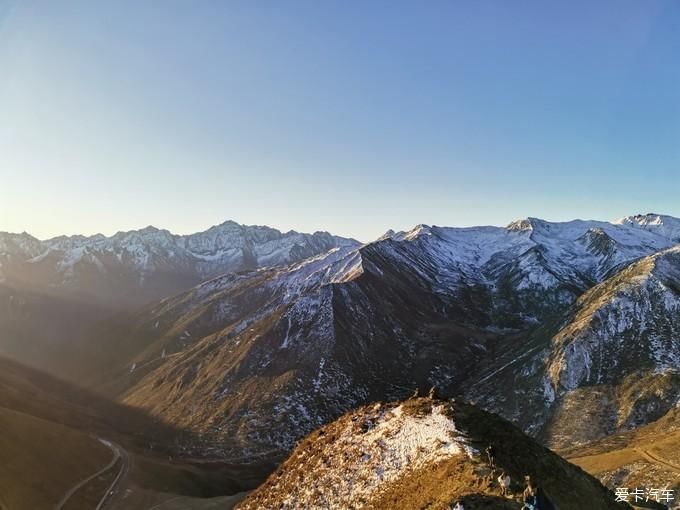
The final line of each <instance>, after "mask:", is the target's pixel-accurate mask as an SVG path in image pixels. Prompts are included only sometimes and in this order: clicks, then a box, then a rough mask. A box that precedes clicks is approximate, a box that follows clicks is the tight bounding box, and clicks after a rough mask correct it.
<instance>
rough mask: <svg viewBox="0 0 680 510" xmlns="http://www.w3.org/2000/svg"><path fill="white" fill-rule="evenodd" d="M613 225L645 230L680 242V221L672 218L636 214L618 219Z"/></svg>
mask: <svg viewBox="0 0 680 510" xmlns="http://www.w3.org/2000/svg"><path fill="white" fill-rule="evenodd" d="M613 223H614V224H616V225H625V226H628V227H632V228H640V229H645V230H648V231H650V232H655V233H657V234H659V235H662V236H664V237H667V238H668V239H671V240H672V241H675V242H680V219H678V218H674V217H673V216H668V215H664V214H656V213H647V214H636V215H635V216H625V217H623V218H619V219H618V220H616V221H614V222H613Z"/></svg>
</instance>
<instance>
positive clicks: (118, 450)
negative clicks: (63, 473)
mask: <svg viewBox="0 0 680 510" xmlns="http://www.w3.org/2000/svg"><path fill="white" fill-rule="evenodd" d="M97 440H98V441H99V442H100V443H101V444H103V445H104V446H106V447H107V448H109V449H110V450H111V451H112V452H113V458H112V459H111V462H109V463H108V464H107V465H106V466H104V467H103V468H102V469H100V470H99V471H97V472H96V473H94V474H93V475H90V476H88V477H87V478H83V479H82V480H80V481H79V482H78V483H77V484H75V485H74V486H73V487H71V488H70V489H69V490H68V491H66V494H64V496H63V497H62V498H61V500H60V501H59V503H57V505H56V506H55V507H54V510H62V509H63V507H64V505H66V503H68V501H69V499H71V497H72V496H73V495H74V494H75V493H76V492H78V491H79V490H80V489H81V488H83V487H84V486H85V485H87V484H88V483H90V482H91V481H92V480H94V479H96V478H97V477H98V476H101V475H103V474H104V473H106V472H107V471H109V470H111V469H113V467H114V466H115V465H116V463H117V462H118V461H119V460H121V461H122V462H121V466H120V470H119V471H118V474H117V475H116V478H114V480H113V482H112V483H111V485H110V486H109V487H108V488H107V489H106V492H105V493H104V495H103V496H102V498H101V499H100V500H99V503H98V504H97V506H96V507H95V510H102V509H103V508H105V505H106V504H107V502H108V501H109V499H110V498H111V496H113V495H114V493H115V491H116V486H117V485H118V483H120V481H121V480H122V479H123V477H124V476H125V475H127V472H128V469H129V465H130V461H129V458H128V454H127V452H126V451H125V449H124V448H123V447H121V446H120V445H117V444H115V443H112V442H111V441H107V440H106V439H102V438H97Z"/></svg>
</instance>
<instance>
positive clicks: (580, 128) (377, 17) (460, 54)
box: [0, 0, 680, 240]
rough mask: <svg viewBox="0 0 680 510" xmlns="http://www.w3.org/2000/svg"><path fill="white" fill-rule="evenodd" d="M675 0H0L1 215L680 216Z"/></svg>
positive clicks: (48, 219)
mask: <svg viewBox="0 0 680 510" xmlns="http://www.w3.org/2000/svg"><path fill="white" fill-rule="evenodd" d="M679 197H680V2H673V1H663V2H662V1H654V0H637V1H623V0H616V1H609V2H608V1H600V2H592V1H569V2H545V1H538V0H537V1H534V2H522V1H512V2H508V1H505V0H499V1H481V2H477V1H445V2H438V1H434V0H432V1H427V2H416V1H413V2H400V1H378V0H375V1H370V2H363V1H362V2H359V1H357V2H350V1H338V2H333V1H321V2H319V1H315V0H313V1H309V2H301V1H294V0H292V1H286V2H279V1H265V0H256V1H250V0H249V1H243V2H238V1H222V0H219V1H218V0H215V1H209V0H202V1H189V0H187V1H173V0H159V1H151V0H145V1H143V2H140V1H125V0H117V1H115V2H97V1H91V0H83V1H68V0H66V1H59V2H55V1H51V0H46V1H31V0H26V1H17V2H14V1H7V0H0V230H8V231H23V230H26V231H29V232H31V233H33V234H34V235H36V236H39V237H48V236H52V235H56V234H62V233H69V234H70V233H86V234H92V233H96V232H103V233H105V234H111V233H113V232H115V231H117V230H127V229H131V228H139V227H143V226H146V225H148V224H153V225H156V226H158V227H165V228H168V229H170V230H173V231H176V232H179V233H186V232H192V231H197V230H203V229H204V228H206V227H208V226H210V225H212V224H215V223H219V222H221V221H224V220H226V219H234V220H236V221H239V222H242V223H248V224H268V225H272V226H275V227H278V228H281V229H283V230H287V229H298V230H303V231H313V230H317V229H323V230H329V231H332V232H334V233H338V234H343V235H351V236H354V237H357V238H359V239H361V240H370V239H372V238H375V237H377V236H378V235H380V234H382V232H383V231H385V230H386V229H388V228H395V229H403V228H408V227H411V226H413V225H415V224H417V223H429V224H438V225H472V224H505V223H507V222H509V221H510V220H512V219H515V218H518V217H524V216H539V217H543V218H546V219H552V220H561V219H570V218H573V217H582V218H598V219H613V218H615V217H618V216H622V215H627V214H634V213H638V212H649V211H654V212H663V213H668V214H675V215H680V200H679Z"/></svg>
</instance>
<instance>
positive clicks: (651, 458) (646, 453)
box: [635, 448, 680, 474]
mask: <svg viewBox="0 0 680 510" xmlns="http://www.w3.org/2000/svg"><path fill="white" fill-rule="evenodd" d="M635 451H636V452H638V453H639V454H640V455H642V456H643V457H644V458H645V460H647V461H648V462H651V463H652V464H656V465H658V466H663V467H665V468H666V469H670V470H671V471H673V472H674V473H676V474H680V466H677V465H676V464H673V463H672V462H668V461H667V460H664V459H662V458H661V457H658V456H657V455H655V454H654V453H652V452H651V451H650V450H643V449H642V448H635Z"/></svg>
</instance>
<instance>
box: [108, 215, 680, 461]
mask: <svg viewBox="0 0 680 510" xmlns="http://www.w3.org/2000/svg"><path fill="white" fill-rule="evenodd" d="M663 234H664V232H663V231H657V230H648V229H645V228H639V227H632V226H629V225H619V224H608V223H604V222H585V221H574V222H568V223H549V222H544V221H541V220H537V219H529V220H523V221H519V222H514V223H512V224H511V225H509V226H508V227H506V228H496V227H479V228H466V229H451V228H440V227H427V226H422V225H421V226H419V227H417V228H416V229H414V230H412V231H411V232H405V233H404V232H402V233H397V234H394V233H393V234H391V235H387V236H383V238H382V239H381V240H379V241H377V242H375V243H371V244H368V245H365V246H363V247H360V248H358V249H354V248H351V247H350V248H343V249H338V250H334V251H332V252H331V253H329V254H327V255H323V256H319V257H316V258H314V259H311V260H308V261H305V262H302V263H300V264H297V265H295V266H292V267H289V268H282V269H268V270H260V271H255V272H249V273H243V274H239V275H231V276H226V277H223V278H218V279H215V280H212V281H209V282H206V283H205V284H203V285H201V286H199V287H196V288H195V289H193V290H192V291H190V292H187V293H184V294H180V295H178V296H176V297H174V298H171V299H166V300H164V301H163V302H161V303H160V304H159V305H157V306H155V307H150V308H149V309H147V310H145V311H144V312H142V313H141V314H140V315H137V316H135V317H132V318H129V319H127V320H126V321H125V322H126V325H125V327H123V329H122V330H121V331H117V332H116V334H115V338H118V339H119V338H125V339H127V340H128V341H129V344H128V345H129V348H128V349H127V351H126V352H127V355H126V356H125V357H121V358H117V359H118V361H119V363H118V365H117V366H116V367H113V368H114V370H113V371H112V372H111V373H109V374H107V377H106V379H107V380H114V381H115V383H114V384H111V383H109V384H108V388H109V390H110V391H114V392H122V393H123V394H124V399H125V402H127V403H130V404H132V405H135V406H140V407H142V408H144V409H147V410H149V411H150V412H151V413H153V414H154V415H155V416H158V417H160V418H162V419H164V420H167V421H168V422H170V423H174V424H178V425H180V426H182V427H188V428H189V429H191V430H194V431H196V432H197V433H200V434H201V435H202V436H203V437H204V438H205V441H206V445H208V446H207V448H208V450H209V451H220V452H223V453H224V452H230V453H231V454H235V452H246V453H248V454H255V453H258V454H262V455H264V454H266V453H267V452H276V454H277V455H281V454H283V453H285V452H286V451H287V450H288V449H289V448H290V447H291V446H292V445H293V444H294V442H295V440H297V439H298V438H299V437H300V436H301V435H303V434H304V433H306V432H309V431H311V430H313V429H314V428H315V427H317V426H319V425H321V424H322V423H325V422H328V421H329V420H332V419H334V418H335V417H337V416H339V415H340V414H342V413H343V412H345V411H346V410H348V409H351V408H353V407H355V406H357V405H360V404H362V403H365V402H370V401H372V400H380V399H398V398H402V397H404V396H405V395H408V394H409V393H411V392H412V391H413V389H414V388H416V387H421V388H422V387H430V386H433V385H434V386H436V387H437V388H438V389H439V390H440V391H442V392H443V394H446V395H457V394H460V393H463V392H464V393H466V394H467V395H469V397H470V398H471V399H473V400H476V401H479V402H480V404H481V405H483V406H485V407H487V408H489V409H491V410H494V411H496V412H499V413H501V414H502V415H504V416H506V417H508V418H510V419H511V420H513V421H515V422H517V423H518V424H520V425H521V426H522V427H523V428H524V429H525V430H527V431H529V432H530V433H531V434H533V435H537V436H539V437H541V438H542V440H544V441H547V442H550V441H553V440H557V439H559V437H560V434H562V432H560V431H559V430H557V429H554V428H553V425H554V422H553V421H552V418H553V417H554V416H555V415H557V413H560V412H562V410H565V409H566V410H568V411H569V412H568V413H567V414H566V415H563V417H564V418H565V419H564V420H562V421H563V423H571V422H572V421H573V420H570V419H568V418H569V416H573V413H574V412H576V410H575V409H572V410H569V409H570V407H569V405H567V404H564V405H563V404H562V403H564V402H567V403H568V402H569V398H570V397H571V395H572V394H574V395H576V394H577V393H573V392H577V391H578V390H579V389H580V388H581V387H586V386H588V387H589V386H593V385H594V383H595V382H596V381H594V380H592V379H587V378H585V379H580V380H578V381H577V382H576V383H575V384H576V386H577V388H571V389H570V390H569V392H566V393H560V394H559V395H557V394H555V393H559V388H557V387H556V385H555V384H554V383H553V382H552V379H551V378H550V374H552V373H558V372H559V373H566V372H564V371H562V372H560V370H561V369H558V368H556V367H559V366H561V365H560V363H561V362H560V361H559V360H560V359H561V358H560V352H566V351H565V349H568V347H566V345H567V344H569V343H570V341H569V340H567V339H566V338H567V336H568V334H567V333H566V332H567V331H570V330H569V329H568V328H569V324H570V323H571V322H572V321H574V317H575V315H574V313H575V312H574V311H573V310H574V308H573V307H574V306H579V305H578V303H580V302H581V301H578V302H577V300H578V299H579V297H580V296H583V297H582V298H581V299H586V297H587V296H589V295H591V294H590V293H592V292H596V290H595V289H597V288H598V287H597V285H598V284H599V285H607V284H608V283H607V282H614V281H617V280H616V279H617V278H619V279H620V278H625V276H624V277H622V276H620V275H622V274H623V275H625V274H627V273H625V271H626V268H627V267H628V265H630V264H631V263H635V262H636V261H638V260H640V259H641V258H643V257H645V256H648V255H650V254H656V253H668V254H669V255H668V256H669V257H671V255H670V254H672V253H673V250H669V251H667V252H663V250H667V249H668V247H670V246H671V245H672V244H673V239H671V238H668V237H664V235H663ZM671 258H672V257H671ZM637 264H642V265H643V264H644V259H642V260H641V261H640V262H637ZM669 264H670V265H674V264H675V259H673V260H670V259H669ZM631 267H638V266H636V265H635V266H631ZM669 288H670V287H669ZM590 289H593V290H590ZM584 293H585V294H584ZM640 299H643V300H644V299H647V297H646V296H641V297H640ZM651 303H652V306H656V305H655V304H654V303H656V301H651ZM564 328H567V329H564ZM561 330H564V331H565V333H564V334H563V338H564V341H563V342H560V341H557V340H553V338H554V337H555V335H557V334H558V333H559V332H560V331H561ZM569 334H570V333H569ZM631 334H632V335H633V336H634V337H639V338H638V341H639V342H641V343H642V344H645V345H646V343H645V342H650V341H651V339H650V338H648V337H644V336H642V337H640V333H639V332H635V331H633V332H631ZM118 345H120V344H118ZM569 348H570V347H569ZM668 352H675V351H668ZM650 359H651V358H650ZM617 360H618V358H617V354H616V353H615V352H612V353H611V363H612V365H613V366H614V367H616V366H618V367H620V373H619V374H618V375H617V376H616V377H617V378H616V379H612V380H613V381H614V380H615V381H619V380H624V381H632V380H633V379H629V378H630V377H633V376H634V375H633V374H634V372H635V371H636V370H637V368H636V367H632V366H631V365H630V364H618V365H617V363H619V361H617ZM650 362H651V361H650ZM652 365H653V366H652ZM652 365H649V367H651V368H650V369H651V370H652V371H654V370H657V369H659V365H658V364H656V362H654V363H652ZM568 366H570V365H568ZM555 370H557V372H555ZM569 370H573V368H569ZM565 377H566V376H565ZM663 377H667V375H664V376H663ZM659 380H661V379H659ZM616 385H617V386H616V388H615V390H616V391H618V390H619V389H621V391H623V389H624V388H626V386H623V385H619V383H618V382H616ZM633 387H634V385H633V384H632V383H631V385H629V386H628V388H629V390H630V391H629V393H628V394H627V395H628V396H627V397H625V398H626V399H627V400H626V402H627V404H626V405H628V406H629V407H630V408H631V409H636V408H640V406H644V405H646V404H644V401H645V398H646V397H644V395H642V396H639V395H638V394H637V393H635V392H634V391H632V390H633V389H634V388H633ZM570 392H571V393H570ZM596 394H597V393H594V392H593V393H592V395H593V397H592V398H595V396H594V395H596ZM675 395H676V393H675V390H674V389H672V388H670V389H669V391H668V392H667V393H666V396H664V397H663V399H662V400H663V401H664V402H665V404H663V405H661V406H660V407H659V410H660V411H659V412H662V411H663V409H664V408H665V409H667V408H668V403H670V402H672V401H673V399H674V398H675ZM556 401H559V403H558V404H555V402H556ZM638 401H639V402H638ZM621 402H623V399H622V400H621ZM636 406H637V407H636ZM664 406H666V407H664ZM611 409H614V410H615V409H617V408H616V407H612V408H611ZM609 411H610V409H607V410H606V412H605V414H607V416H606V417H605V418H603V419H606V420H609V419H610V417H609ZM612 412H613V411H612ZM638 414H639V413H638V412H637V411H635V412H633V413H632V414H631V417H632V416H633V415H635V416H637V415H638ZM655 417H658V415H655V416H649V417H647V418H645V417H644V415H643V416H642V417H638V418H635V419H631V421H628V422H627V421H626V420H623V422H622V423H624V424H627V425H625V426H635V425H638V424H641V423H643V422H645V420H650V419H654V418H655ZM595 419H596V416H595V415H594V414H593V420H595ZM583 423H584V427H586V426H588V425H587V424H589V423H590V425H593V424H594V421H585V422H583ZM621 426H624V425H623V424H622V425H621ZM614 430H615V428H607V427H602V426H600V424H597V426H593V431H594V435H593V436H592V437H587V438H585V437H582V438H578V439H579V440H584V441H585V440H588V439H593V438H595V437H598V436H601V435H603V434H605V433H610V432H613V431H614ZM570 434H571V432H568V431H566V432H565V433H564V434H562V435H563V436H564V438H567V437H571V436H570ZM574 438H577V434H575V433H574ZM565 440H566V439H565ZM556 444H557V443H556Z"/></svg>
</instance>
